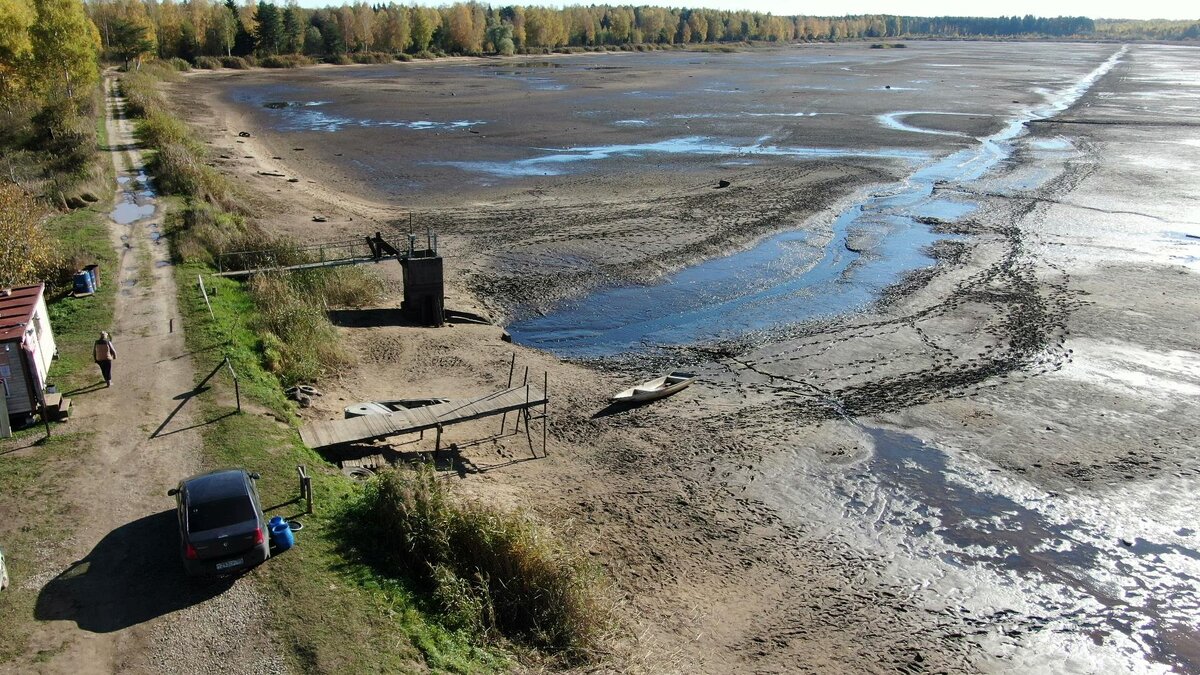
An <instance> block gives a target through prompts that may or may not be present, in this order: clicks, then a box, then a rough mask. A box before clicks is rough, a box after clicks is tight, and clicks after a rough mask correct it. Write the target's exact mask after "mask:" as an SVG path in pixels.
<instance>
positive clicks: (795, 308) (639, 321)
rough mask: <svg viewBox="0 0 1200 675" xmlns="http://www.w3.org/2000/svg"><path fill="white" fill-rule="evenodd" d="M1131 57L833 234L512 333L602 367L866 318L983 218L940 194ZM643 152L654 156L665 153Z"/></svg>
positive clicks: (682, 275)
mask: <svg viewBox="0 0 1200 675" xmlns="http://www.w3.org/2000/svg"><path fill="white" fill-rule="evenodd" d="M1124 53H1125V49H1124V48H1122V49H1120V50H1117V51H1116V52H1115V53H1113V54H1112V55H1111V56H1110V57H1109V58H1108V59H1107V60H1106V61H1105V62H1104V63H1102V64H1100V65H1099V66H1097V67H1096V68H1095V69H1094V70H1093V71H1091V72H1090V73H1088V74H1087V75H1086V76H1084V77H1083V78H1081V79H1080V80H1079V81H1077V82H1076V83H1074V84H1073V85H1072V86H1069V87H1067V88H1065V89H1063V90H1060V91H1058V92H1054V93H1048V94H1046V102H1045V103H1044V104H1042V105H1040V106H1036V107H1032V108H1029V109H1027V110H1026V111H1025V112H1024V113H1023V114H1021V115H1019V116H1017V117H1015V118H1013V119H1011V120H1009V122H1008V123H1007V124H1006V125H1005V126H1004V127H1003V128H1002V129H1001V130H1000V131H998V132H997V133H995V134H993V135H991V136H987V137H984V138H979V139H977V140H978V142H977V143H976V144H973V145H972V146H970V147H968V148H966V149H963V150H960V151H958V152H955V153H952V154H950V155H948V156H945V157H942V158H940V159H937V160H935V161H932V162H929V163H926V164H924V165H921V166H919V167H917V168H916V169H915V170H913V172H912V173H911V174H909V175H908V176H907V177H906V178H904V179H903V180H901V181H899V182H897V183H895V184H892V185H888V186H884V187H882V188H880V189H876V190H875V191H873V192H872V193H871V194H869V195H868V196H867V197H866V198H865V199H863V200H862V201H860V202H859V203H857V204H854V205H852V206H849V207H848V208H846V209H845V210H844V211H842V212H841V213H840V214H839V215H838V216H837V217H836V219H835V220H834V222H833V225H832V232H831V233H822V234H817V233H813V232H810V231H806V230H794V231H789V232H784V233H781V234H778V235H775V236H772V237H769V238H767V239H765V240H763V241H761V242H760V243H758V244H757V245H756V246H754V247H753V248H751V249H749V250H746V251H742V252H739V253H735V254H733V255H730V256H727V257H723V258H717V259H713V260H709V261H706V262H703V263H700V264H698V265H695V266H693V267H689V268H686V269H684V270H682V271H679V272H677V273H675V274H672V275H670V276H667V277H666V278H664V279H662V280H661V281H659V282H658V283H655V284H652V285H646V286H643V285H629V286H618V287H612V288H605V289H601V290H599V291H597V292H595V293H593V294H591V295H589V296H587V297H584V298H582V299H578V300H575V301H572V302H568V303H565V304H563V305H562V306H560V307H559V308H557V309H556V310H554V311H552V312H551V313H549V314H546V315H544V316H536V317H531V318H527V319H522V320H518V321H517V322H515V323H513V324H511V325H510V326H509V327H508V330H509V332H510V333H511V334H512V336H513V339H514V340H515V341H517V342H519V343H522V344H526V345H529V346H533V347H538V348H541V349H546V350H548V351H551V352H554V353H556V354H559V355H561V356H565V357H576V358H595V357H606V356H614V355H617V354H621V353H626V352H631V351H637V350H639V349H644V348H653V347H656V346H666V345H684V344H696V343H706V342H714V341H720V340H723V339H730V338H736V337H738V336H741V335H745V334H747V333H751V332H755V331H763V330H770V329H772V328H778V327H780V326H784V325H789V324H795V323H800V322H804V321H807V320H811V319H816V318H820V317H823V316H830V315H835V314H839V313H844V312H850V311H854V310H857V309H861V308H863V307H864V306H866V305H868V304H869V303H871V302H872V301H874V300H875V299H876V298H878V296H879V293H880V292H881V291H882V290H883V289H884V288H886V287H887V286H889V285H891V284H893V283H895V282H897V281H899V280H900V279H901V277H902V276H903V275H904V274H905V273H906V272H909V271H912V270H914V269H918V268H920V267H923V266H927V265H930V264H932V262H933V260H932V258H930V257H929V256H928V253H927V251H928V247H929V245H930V244H932V243H933V242H935V241H936V240H937V239H938V238H939V237H938V235H937V234H935V233H934V232H933V231H932V230H931V226H930V225H929V223H930V222H936V220H942V221H953V220H955V219H957V218H960V217H962V216H964V215H966V214H968V213H970V212H971V211H972V210H973V209H974V208H975V206H974V205H973V204H971V203H969V202H966V201H949V200H947V199H946V198H943V197H941V196H935V194H934V186H935V185H937V184H939V183H954V184H957V185H964V184H969V183H971V182H972V181H976V180H979V179H980V178H981V177H983V176H984V175H985V174H987V173H988V172H990V171H992V170H993V169H995V168H996V167H997V166H998V165H999V164H1000V163H1001V162H1004V161H1005V160H1007V159H1008V158H1009V157H1010V156H1011V155H1012V152H1013V148H1014V141H1015V140H1016V139H1018V138H1019V137H1020V136H1021V135H1022V134H1023V133H1024V130H1025V126H1024V125H1025V123H1026V122H1029V121H1030V120H1034V119H1042V118H1046V117H1051V116H1053V115H1055V114H1057V113H1059V112H1061V111H1063V110H1066V109H1067V108H1068V107H1070V106H1071V105H1072V104H1073V103H1074V102H1075V101H1076V100H1078V99H1079V97H1080V96H1082V95H1083V94H1084V93H1085V92H1086V91H1087V90H1088V88H1090V87H1091V85H1092V84H1093V83H1095V82H1096V80H1098V79H1099V78H1100V77H1101V76H1103V75H1104V74H1105V73H1107V72H1108V71H1109V70H1110V69H1111V68H1112V67H1113V66H1114V65H1116V63H1117V62H1118V60H1119V59H1120V57H1121V56H1122V55H1123V54H1124ZM907 114H909V113H897V114H896V115H907ZM889 119H891V118H889ZM904 127H905V128H909V127H908V125H904ZM585 150H586V152H580V153H578V154H575V155H574V158H581V159H582V158H596V159H602V158H604V157H607V156H608V154H609V153H610V152H618V153H619V152H628V151H629V149H628V148H614V149H611V150H609V151H606V149H604V148H587V149H585ZM640 151H641V152H644V153H646V154H653V153H654V151H655V149H654V148H644V149H640ZM751 151H752V149H751ZM800 156H804V155H800ZM541 159H542V161H550V159H551V158H541ZM552 159H553V160H554V161H565V159H566V158H563V157H562V156H561V155H556V156H554V157H553V158H552ZM527 161H529V160H527ZM532 161H537V159H535V160H532ZM1023 187H1025V188H1026V189H1028V187H1030V186H1023ZM931 219H936V220H931Z"/></svg>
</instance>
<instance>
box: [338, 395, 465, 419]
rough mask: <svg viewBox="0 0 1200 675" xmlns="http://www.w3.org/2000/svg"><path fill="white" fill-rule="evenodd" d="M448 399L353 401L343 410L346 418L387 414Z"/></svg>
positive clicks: (446, 401) (445, 401) (444, 401)
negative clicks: (352, 403)
mask: <svg viewBox="0 0 1200 675" xmlns="http://www.w3.org/2000/svg"><path fill="white" fill-rule="evenodd" d="M448 402H449V399H444V398H406V399H400V400H397V401H364V402H362V403H355V404H354V405H348V406H346V408H345V410H343V412H344V413H345V415H346V419H350V418H352V417H363V416H364V415H387V414H388V413H394V412H396V411H398V410H411V409H413V408H424V407H426V406H431V405H437V404H438V403H448Z"/></svg>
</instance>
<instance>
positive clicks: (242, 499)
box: [188, 495, 254, 532]
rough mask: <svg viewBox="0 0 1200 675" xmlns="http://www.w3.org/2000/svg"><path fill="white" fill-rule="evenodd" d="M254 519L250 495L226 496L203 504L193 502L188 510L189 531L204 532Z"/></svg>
mask: <svg viewBox="0 0 1200 675" xmlns="http://www.w3.org/2000/svg"><path fill="white" fill-rule="evenodd" d="M247 520H254V504H253V503H251V501H250V497H248V496H244V495H243V496H238V497H226V498H224V499H216V500H213V501H211V502H204V503H203V504H192V507H191V510H190V511H189V512H188V532H204V531H205V530H215V529H217V528H218V527H228V526H229V525H236V524H238V523H244V522H246V521H247Z"/></svg>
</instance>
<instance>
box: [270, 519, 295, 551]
mask: <svg viewBox="0 0 1200 675" xmlns="http://www.w3.org/2000/svg"><path fill="white" fill-rule="evenodd" d="M271 541H273V542H275V545H276V546H278V547H279V550H280V551H286V550H288V549H289V548H291V547H292V546H294V545H295V544H296V536H295V535H293V534H292V528H290V527H288V524H287V523H281V524H279V525H272V526H271Z"/></svg>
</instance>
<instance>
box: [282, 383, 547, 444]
mask: <svg viewBox="0 0 1200 675" xmlns="http://www.w3.org/2000/svg"><path fill="white" fill-rule="evenodd" d="M549 403H550V398H549V395H548V394H547V393H546V391H545V388H544V387H543V388H542V389H538V388H536V387H534V386H532V385H530V384H528V383H526V384H523V385H520V386H516V387H510V388H508V389H503V390H501V391H498V392H494V393H491V394H488V395H486V396H481V397H479V398H473V399H466V400H456V401H449V402H446V403H438V404H436V405H430V406H425V407H421V408H409V409H403V410H398V411H396V412H393V413H389V414H386V415H363V416H361V417H352V418H350V419H344V420H330V421H326V422H313V423H311V424H306V425H304V426H303V427H301V428H300V439H301V440H302V441H304V444H305V445H307V446H308V447H310V448H312V449H314V450H317V449H320V448H330V447H335V446H339V445H347V444H350V443H365V442H369V441H375V440H379V439H382V438H388V437H390V436H398V435H401V434H414V433H421V432H425V431H428V430H431V429H432V430H436V431H437V439H436V440H435V445H434V447H435V451H437V450H440V449H441V439H442V429H443V428H444V427H447V426H451V425H454V424H462V423H463V422H470V421H473V420H478V419H483V418H485V417H495V416H496V415H502V416H505V418H507V415H508V413H516V414H517V422H518V430H519V427H520V421H521V419H524V420H525V436H526V438H527V439H528V440H529V450H530V452H532V453H533V454H534V456H536V455H537V452H536V451H535V450H534V447H533V437H532V435H531V434H530V423H531V422H533V421H536V420H541V421H542V454H543V455H545V454H546V418H547V417H548V406H549ZM537 408H541V411H540V413H539V414H537V415H534V414H531V411H534V410H536V409H537ZM500 432H501V434H503V433H504V427H503V423H502V426H501V431H500Z"/></svg>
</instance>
